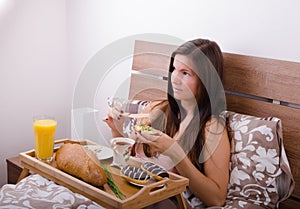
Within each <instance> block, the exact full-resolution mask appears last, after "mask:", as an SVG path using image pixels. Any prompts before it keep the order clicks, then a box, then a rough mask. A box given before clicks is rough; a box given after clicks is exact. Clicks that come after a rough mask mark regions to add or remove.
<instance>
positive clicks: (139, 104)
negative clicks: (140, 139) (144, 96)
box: [123, 100, 149, 137]
mask: <svg viewBox="0 0 300 209" xmlns="http://www.w3.org/2000/svg"><path fill="white" fill-rule="evenodd" d="M147 104H149V101H143V100H132V101H130V103H129V104H128V105H127V106H126V109H125V112H129V113H131V114H135V113H141V112H142V111H143V109H144V108H145V107H146V106H147ZM136 121H137V119H136V118H126V119H125V121H124V125H123V133H124V136H126V137H129V136H130V134H131V132H132V130H133V126H134V125H135V124H136Z"/></svg>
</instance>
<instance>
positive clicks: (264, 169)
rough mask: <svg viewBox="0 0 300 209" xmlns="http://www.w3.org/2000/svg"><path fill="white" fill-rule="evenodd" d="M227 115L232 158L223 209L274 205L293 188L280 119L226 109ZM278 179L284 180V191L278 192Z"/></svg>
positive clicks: (274, 206) (284, 197)
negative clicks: (259, 116)
mask: <svg viewBox="0 0 300 209" xmlns="http://www.w3.org/2000/svg"><path fill="white" fill-rule="evenodd" d="M226 118H227V122H228V126H229V130H230V131H229V135H230V136H231V161H230V181H229V185H228V194H227V201H226V206H225V208H261V207H262V208H276V207H277V206H278V203H279V202H280V201H282V200H284V199H286V198H287V197H288V196H289V195H290V194H291V192H292V189H293V178H292V175H291V171H290V167H289V163H288V161H287V158H286V154H285V151H284V147H283V143H282V129H281V121H280V119H278V118H276V117H268V118H258V117H254V116H249V115H243V114H239V113H235V112H229V111H228V112H226ZM280 179H284V180H285V181H287V182H286V188H285V189H283V190H285V191H284V194H280V192H279V188H278V185H279V181H280ZM281 190H282V188H281ZM281 190H280V191H281Z"/></svg>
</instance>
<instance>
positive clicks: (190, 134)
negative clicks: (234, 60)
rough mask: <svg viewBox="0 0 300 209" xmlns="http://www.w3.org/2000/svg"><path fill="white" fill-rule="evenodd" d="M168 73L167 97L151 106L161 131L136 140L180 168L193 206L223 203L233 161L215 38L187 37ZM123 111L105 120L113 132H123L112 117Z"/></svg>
mask: <svg viewBox="0 0 300 209" xmlns="http://www.w3.org/2000/svg"><path fill="white" fill-rule="evenodd" d="M169 72H170V76H169V77H170V79H169V82H168V100H167V101H163V102H160V103H157V102H156V103H155V104H150V105H149V107H150V108H148V109H150V111H151V112H155V114H153V115H155V117H154V120H152V121H151V126H152V127H154V128H155V129H157V130H161V131H157V134H155V135H151V134H148V133H147V132H143V131H141V132H138V133H135V134H136V136H137V141H138V142H140V143H143V144H147V146H143V148H144V149H143V150H145V151H147V152H150V154H151V155H152V156H156V157H158V158H160V157H161V156H162V155H163V156H167V158H169V160H168V161H169V164H170V163H173V164H172V165H173V167H174V169H175V170H176V172H178V173H179V174H180V175H182V176H184V177H186V178H188V179H189V187H188V189H187V191H186V192H185V193H184V197H185V199H186V201H187V203H188V206H189V207H191V208H202V207H208V206H222V205H224V203H225V200H226V193H227V185H228V180H229V160H230V143H229V139H228V135H227V130H226V128H225V127H226V126H225V120H224V119H223V117H221V116H220V115H221V113H222V111H223V110H225V97H224V92H223V88H222V82H221V79H222V76H223V57H222V52H221V50H220V48H219V46H218V45H217V44H216V43H215V42H213V41H209V40H203V39H196V40H193V41H188V42H186V43H184V44H183V45H181V46H179V47H178V48H177V50H175V51H174V52H173V53H172V56H171V60H170V67H169ZM154 110H161V111H154ZM157 112H158V114H157ZM161 113H163V114H161ZM120 115H121V114H120V112H119V110H118V109H114V110H112V112H111V113H110V114H109V115H108V118H107V120H106V122H107V123H108V125H109V126H110V127H111V128H112V133H113V135H114V136H117V135H118V134H120V132H118V131H117V130H118V128H117V126H119V125H117V126H116V125H114V124H113V123H112V122H113V118H115V119H116V120H115V121H118V119H119V120H120V119H121V118H120ZM116 124H118V123H116ZM141 147H142V146H137V148H136V152H137V153H141V151H142V150H141ZM145 147H148V148H149V149H148V150H147V149H145Z"/></svg>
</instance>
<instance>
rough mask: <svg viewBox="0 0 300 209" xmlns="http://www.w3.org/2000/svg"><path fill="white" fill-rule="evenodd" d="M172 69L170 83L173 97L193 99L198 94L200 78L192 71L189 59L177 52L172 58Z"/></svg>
mask: <svg viewBox="0 0 300 209" xmlns="http://www.w3.org/2000/svg"><path fill="white" fill-rule="evenodd" d="M173 66H174V71H173V72H172V74H171V83H172V87H173V92H174V98H175V99H178V100H186V101H195V95H197V94H198V91H199V86H200V79H199V77H198V75H197V74H196V73H194V71H193V69H192V68H193V65H192V62H191V60H190V59H189V58H188V57H187V56H184V55H181V54H177V55H175V58H174V63H173Z"/></svg>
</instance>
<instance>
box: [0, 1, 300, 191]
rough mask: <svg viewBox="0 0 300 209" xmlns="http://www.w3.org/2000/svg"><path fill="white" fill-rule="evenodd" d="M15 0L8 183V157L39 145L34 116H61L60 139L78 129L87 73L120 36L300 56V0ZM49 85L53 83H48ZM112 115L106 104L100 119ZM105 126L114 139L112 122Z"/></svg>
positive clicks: (2, 52) (7, 108) (2, 19)
mask: <svg viewBox="0 0 300 209" xmlns="http://www.w3.org/2000/svg"><path fill="white" fill-rule="evenodd" d="M0 1H5V0H0ZM8 1H10V2H13V3H14V5H13V6H12V7H11V10H10V11H6V12H5V13H4V12H3V10H2V11H1V10H0V87H1V88H0V95H1V103H0V107H1V108H0V134H1V142H2V143H1V147H0V158H1V162H0V185H1V184H3V183H4V182H5V181H6V174H5V162H4V159H5V158H7V157H11V156H15V155H17V154H18V153H19V152H20V151H25V150H28V149H31V148H32V147H33V139H32V123H31V118H32V116H33V115H35V114H42V113H48V114H52V115H54V116H55V117H57V119H58V121H59V127H58V134H57V137H58V138H62V137H68V136H69V135H70V131H71V130H70V111H71V100H72V95H73V93H74V88H75V86H76V81H77V80H78V78H80V73H81V71H82V70H83V69H84V68H85V66H86V65H87V64H88V63H89V61H90V59H91V58H92V57H93V56H94V55H95V54H96V53H97V52H98V51H99V50H101V49H102V48H103V47H104V46H107V45H108V44H110V43H112V42H114V41H116V40H118V39H120V38H124V37H126V36H130V35H133V34H141V33H161V34H168V35H171V36H175V37H178V38H180V39H183V40H189V39H193V38H198V37H203V38H210V39H213V40H215V41H217V42H218V43H219V44H220V46H221V48H222V49H223V51H227V52H236V53H242V54H248V55H255V56H262V57H270V58H276V59H284V60H291V61H298V62H300V53H299V48H300V41H299V38H298V37H300V28H299V27H298V26H299V25H300V16H299V15H298V8H300V2H299V1H297V0H286V1H280V0H273V1H261V0H251V1H250V0H248V1H239V0H227V1H220V0H210V1H209V0H180V1H171V0H164V1H161V0H152V1H140V0H127V1H120V0H119V1H117V0H110V1H104V0H65V1H62V0H26V1H23V0H8ZM0 8H1V7H0ZM128 67H129V66H128ZM123 69H124V67H123ZM125 70H128V71H129V69H125ZM117 79H120V80H121V79H122V78H120V76H119V74H117V75H116V80H115V82H116V81H117ZM46 83H51V86H50V85H47V86H42V85H43V84H46ZM38 85H39V86H38ZM109 89H110V91H113V88H109ZM106 91H108V92H105V94H107V95H109V94H110V91H109V90H106ZM105 114H106V108H104V107H103V109H100V112H98V113H97V117H98V118H101V117H102V116H105ZM99 123H100V122H99ZM101 124H102V123H101ZM99 126H101V127H100V128H101V131H103V132H104V133H105V134H104V135H103V136H104V137H106V138H107V137H109V131H108V129H107V127H106V126H105V125H103V124H102V125H99Z"/></svg>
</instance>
